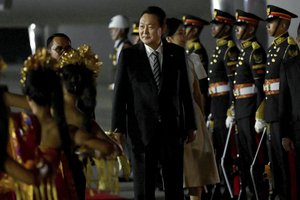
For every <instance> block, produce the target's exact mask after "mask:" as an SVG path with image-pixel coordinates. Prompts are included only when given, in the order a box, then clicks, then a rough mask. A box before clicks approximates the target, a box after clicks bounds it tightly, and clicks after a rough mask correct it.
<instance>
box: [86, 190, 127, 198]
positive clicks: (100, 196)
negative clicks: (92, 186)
mask: <svg viewBox="0 0 300 200" xmlns="http://www.w3.org/2000/svg"><path fill="white" fill-rule="evenodd" d="M85 196H86V198H85V199H86V200H111V199H114V200H128V199H124V198H121V197H119V196H116V195H112V194H105V193H98V194H97V193H94V194H93V195H90V192H89V191H86V195H85Z"/></svg>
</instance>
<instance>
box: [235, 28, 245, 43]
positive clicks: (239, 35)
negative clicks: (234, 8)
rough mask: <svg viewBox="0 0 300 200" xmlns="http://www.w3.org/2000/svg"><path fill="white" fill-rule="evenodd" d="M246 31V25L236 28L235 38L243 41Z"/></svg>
mask: <svg viewBox="0 0 300 200" xmlns="http://www.w3.org/2000/svg"><path fill="white" fill-rule="evenodd" d="M245 30H246V26H245V25H241V26H236V27H235V37H236V38H237V39H238V40H242V39H243V36H244V35H245Z"/></svg>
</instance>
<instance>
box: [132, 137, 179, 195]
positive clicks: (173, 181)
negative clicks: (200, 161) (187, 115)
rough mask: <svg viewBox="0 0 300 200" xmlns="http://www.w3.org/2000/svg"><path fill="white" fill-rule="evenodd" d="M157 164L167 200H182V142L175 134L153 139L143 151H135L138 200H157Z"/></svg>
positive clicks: (135, 182)
mask: <svg viewBox="0 0 300 200" xmlns="http://www.w3.org/2000/svg"><path fill="white" fill-rule="evenodd" d="M133 146H134V145H133ZM158 163H160V165H161V167H162V175H163V180H164V186H165V199H166V200H174V199H176V200H183V199H184V195H183V141H182V139H181V138H176V137H174V136H172V135H171V136H169V137H166V136H159V137H157V138H153V139H152V140H151V142H150V143H149V144H148V145H147V146H146V147H145V148H144V151H136V150H135V148H133V157H132V169H133V181H134V192H135V200H154V199H155V183H156V174H157V167H158Z"/></svg>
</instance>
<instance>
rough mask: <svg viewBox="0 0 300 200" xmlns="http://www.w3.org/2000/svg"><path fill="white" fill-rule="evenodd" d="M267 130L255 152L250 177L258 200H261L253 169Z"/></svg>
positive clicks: (264, 131)
mask: <svg viewBox="0 0 300 200" xmlns="http://www.w3.org/2000/svg"><path fill="white" fill-rule="evenodd" d="M266 130H267V127H265V128H264V130H263V133H262V136H261V138H260V141H259V144H258V147H257V150H256V152H255V156H254V158H253V161H252V164H251V165H250V175H251V180H252V184H253V188H254V194H255V197H256V199H257V200H259V198H258V193H257V188H256V183H255V179H254V174H253V167H254V165H255V162H256V159H257V155H258V153H259V150H260V147H261V143H262V141H263V139H264V137H265V134H266Z"/></svg>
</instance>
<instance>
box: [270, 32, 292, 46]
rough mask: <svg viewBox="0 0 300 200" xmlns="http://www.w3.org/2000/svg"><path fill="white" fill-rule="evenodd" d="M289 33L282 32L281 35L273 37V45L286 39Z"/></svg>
mask: <svg viewBox="0 0 300 200" xmlns="http://www.w3.org/2000/svg"><path fill="white" fill-rule="evenodd" d="M288 36H289V34H288V33H284V34H283V35H281V36H278V37H277V38H275V39H274V41H273V43H274V44H275V45H280V44H281V43H283V42H284V41H286V40H287V38H288Z"/></svg>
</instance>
